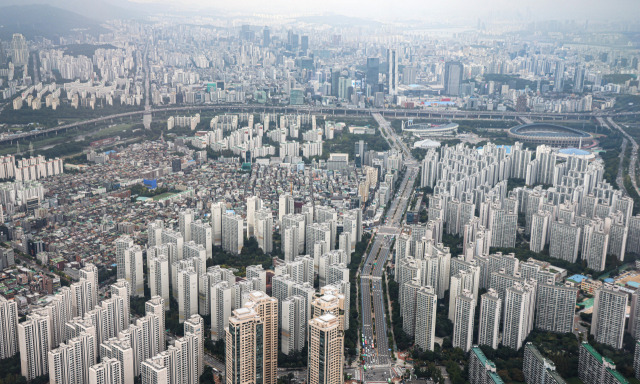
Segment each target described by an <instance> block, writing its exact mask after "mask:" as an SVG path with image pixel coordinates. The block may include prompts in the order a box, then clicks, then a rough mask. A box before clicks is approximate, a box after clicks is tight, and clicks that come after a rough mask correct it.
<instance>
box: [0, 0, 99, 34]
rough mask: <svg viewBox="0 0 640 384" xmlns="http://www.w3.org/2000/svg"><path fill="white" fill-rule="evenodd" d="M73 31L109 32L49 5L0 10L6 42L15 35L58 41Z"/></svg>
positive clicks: (17, 6)
mask: <svg viewBox="0 0 640 384" xmlns="http://www.w3.org/2000/svg"><path fill="white" fill-rule="evenodd" d="M0 1H4V0H0ZM73 30H84V31H87V32H88V33H93V34H98V33H101V32H106V30H105V29H104V28H103V27H101V26H100V23H99V22H98V21H96V20H93V19H89V18H87V17H84V16H82V15H79V14H77V13H74V12H70V11H67V10H64V9H60V8H56V7H52V6H49V5H42V4H37V5H36V4H31V5H11V6H6V7H1V8H0V39H3V40H8V39H10V38H11V36H12V35H13V34H14V33H22V34H23V35H24V36H25V37H26V38H27V39H31V38H33V37H36V36H43V37H46V38H48V39H56V38H57V37H60V36H63V35H68V34H69V33H71V32H72V31H73Z"/></svg>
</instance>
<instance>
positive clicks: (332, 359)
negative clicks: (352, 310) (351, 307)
mask: <svg viewBox="0 0 640 384" xmlns="http://www.w3.org/2000/svg"><path fill="white" fill-rule="evenodd" d="M307 367H308V370H309V381H308V383H309V384H341V383H343V382H344V373H343V372H344V332H343V330H342V326H341V325H340V320H339V319H338V317H336V316H335V315H333V314H330V313H327V314H324V315H322V316H320V317H316V318H314V319H311V320H309V357H308V360H307Z"/></svg>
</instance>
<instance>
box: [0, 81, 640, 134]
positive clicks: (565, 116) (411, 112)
mask: <svg viewBox="0 0 640 384" xmlns="http://www.w3.org/2000/svg"><path fill="white" fill-rule="evenodd" d="M148 86H149V84H148V82H147V80H146V78H145V90H146V89H147V87H148ZM145 93H146V91H145ZM147 100H149V96H147V97H146V100H145V108H144V109H143V110H139V111H133V112H127V113H118V114H113V115H108V116H102V117H98V118H93V119H88V120H84V121H78V122H75V123H72V124H63V125H59V126H56V127H51V128H47V129H42V130H38V131H35V130H34V131H29V132H21V133H18V134H14V135H6V136H4V137H0V144H3V143H10V144H12V143H13V142H15V141H16V140H24V139H27V138H30V137H36V136H41V135H43V134H49V133H54V132H58V131H66V130H68V129H71V128H78V127H81V126H84V125H88V124H96V123H99V122H104V121H110V120H113V119H118V118H122V117H134V116H135V117H140V116H143V117H144V115H147V119H149V118H150V117H151V115H152V114H162V113H165V114H166V113H169V112H188V111H197V112H201V111H205V110H208V111H221V112H223V111H224V112H229V113H241V112H245V113H261V112H274V113H284V114H288V113H301V114H319V115H334V116H362V117H367V116H372V115H375V114H379V115H381V116H387V117H394V118H433V119H473V118H477V119H498V120H500V119H512V120H516V119H522V118H523V117H524V118H528V119H533V120H553V121H556V120H589V119H591V118H594V117H596V118H597V117H602V116H607V117H621V116H637V115H640V111H633V112H618V113H607V114H603V113H601V112H599V113H597V114H596V113H595V112H594V113H519V112H496V111H459V110H454V109H442V110H440V109H433V110H431V109H425V110H419V109H406V110H403V109H384V108H341V107H333V108H330V107H315V106H280V105H253V104H233V103H229V104H203V105H189V106H181V107H162V106H160V107H158V106H156V107H155V108H153V107H151V106H149V105H147V104H146V103H147Z"/></svg>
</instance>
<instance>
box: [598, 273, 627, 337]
mask: <svg viewBox="0 0 640 384" xmlns="http://www.w3.org/2000/svg"><path fill="white" fill-rule="evenodd" d="M628 300H629V295H628V294H627V293H626V292H624V291H621V290H620V287H619V286H617V285H613V284H609V283H605V284H604V285H603V286H602V287H600V288H598V289H597V290H596V292H595V298H594V300H593V317H592V320H591V331H590V332H591V334H592V335H594V336H595V340H596V341H597V342H598V343H602V344H607V345H609V346H611V347H613V348H617V349H620V348H622V339H623V337H624V324H625V320H626V311H627V302H628Z"/></svg>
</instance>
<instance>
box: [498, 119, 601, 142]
mask: <svg viewBox="0 0 640 384" xmlns="http://www.w3.org/2000/svg"><path fill="white" fill-rule="evenodd" d="M508 134H509V137H511V138H514V139H516V140H518V141H522V142H525V143H532V144H546V145H550V146H553V147H578V148H581V147H583V146H586V145H590V144H592V143H593V141H594V140H593V136H592V135H590V134H589V133H587V132H583V131H580V130H578V129H574V128H569V127H563V126H561V125H556V124H548V123H533V124H524V125H519V126H517V127H513V128H511V129H509V132H508Z"/></svg>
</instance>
